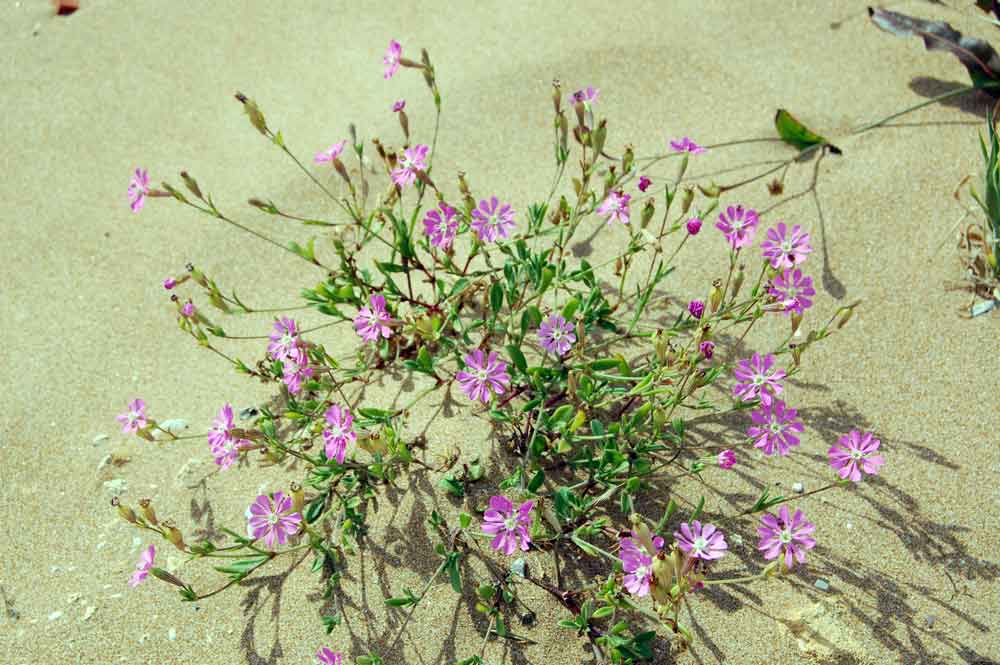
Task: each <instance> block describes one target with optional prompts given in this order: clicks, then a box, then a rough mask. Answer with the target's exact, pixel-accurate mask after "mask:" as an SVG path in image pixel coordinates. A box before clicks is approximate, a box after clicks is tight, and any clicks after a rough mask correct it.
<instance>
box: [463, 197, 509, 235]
mask: <svg viewBox="0 0 1000 665" xmlns="http://www.w3.org/2000/svg"><path fill="white" fill-rule="evenodd" d="M515 224H516V223H515V222H514V209H513V208H511V207H510V204H509V203H501V202H500V200H499V199H498V198H497V197H495V196H491V197H490V200H489V201H487V200H486V199H483V200H482V201H480V202H479V206H478V207H476V209H475V210H473V211H472V222H471V223H470V224H469V226H471V227H472V230H473V231H475V232H476V234H477V235H478V237H479V241H480V242H496V241H497V240H499V239H501V238H509V237H510V232H511V230H513V228H514V226H515Z"/></svg>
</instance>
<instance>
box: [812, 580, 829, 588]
mask: <svg viewBox="0 0 1000 665" xmlns="http://www.w3.org/2000/svg"><path fill="white" fill-rule="evenodd" d="M814 586H815V587H816V588H817V589H819V590H820V591H827V590H829V588H830V583H829V582H827V581H826V580H824V579H818V580H816V583H815V584H814Z"/></svg>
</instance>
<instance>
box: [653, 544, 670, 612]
mask: <svg viewBox="0 0 1000 665" xmlns="http://www.w3.org/2000/svg"><path fill="white" fill-rule="evenodd" d="M672 584H673V572H672V566H671V563H670V561H669V560H668V559H667V558H666V556H664V554H663V553H660V554H659V555H657V556H656V557H655V558H654V559H653V576H652V578H650V580H649V592H650V594H651V595H652V596H653V600H655V601H656V602H658V603H668V602H670V587H671V586H672Z"/></svg>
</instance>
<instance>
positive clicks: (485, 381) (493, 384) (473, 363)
mask: <svg viewBox="0 0 1000 665" xmlns="http://www.w3.org/2000/svg"><path fill="white" fill-rule="evenodd" d="M455 378H457V379H458V383H459V385H460V386H461V387H462V392H464V393H465V395H466V396H467V397H468V398H469V399H471V400H472V401H476V400H479V401H480V402H482V403H483V404H486V403H488V402H489V401H490V398H491V397H492V396H493V395H503V394H505V393H506V392H507V388H509V387H510V375H509V374H507V363H505V362H504V361H502V360H500V357H499V355H498V354H497V352H496V351H490V352H489V355H487V354H485V353H483V350H482V349H476V350H475V351H473V352H472V353H470V354H468V355H466V356H465V369H464V370H461V371H460V372H458V374H456V375H455Z"/></svg>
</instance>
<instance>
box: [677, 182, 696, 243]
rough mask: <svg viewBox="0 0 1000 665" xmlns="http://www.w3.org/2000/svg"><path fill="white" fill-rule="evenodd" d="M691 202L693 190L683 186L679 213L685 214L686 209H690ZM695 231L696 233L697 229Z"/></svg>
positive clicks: (692, 200)
mask: <svg viewBox="0 0 1000 665" xmlns="http://www.w3.org/2000/svg"><path fill="white" fill-rule="evenodd" d="M693 202H694V190H693V189H691V188H690V187H685V188H684V193H683V194H681V214H686V213H687V211H688V210H690V209H691V204H692V203H693ZM698 228H701V226H699V227H698ZM688 230H690V229H688ZM695 233H697V231H696V232H695ZM691 235H694V233H692V234H691Z"/></svg>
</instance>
